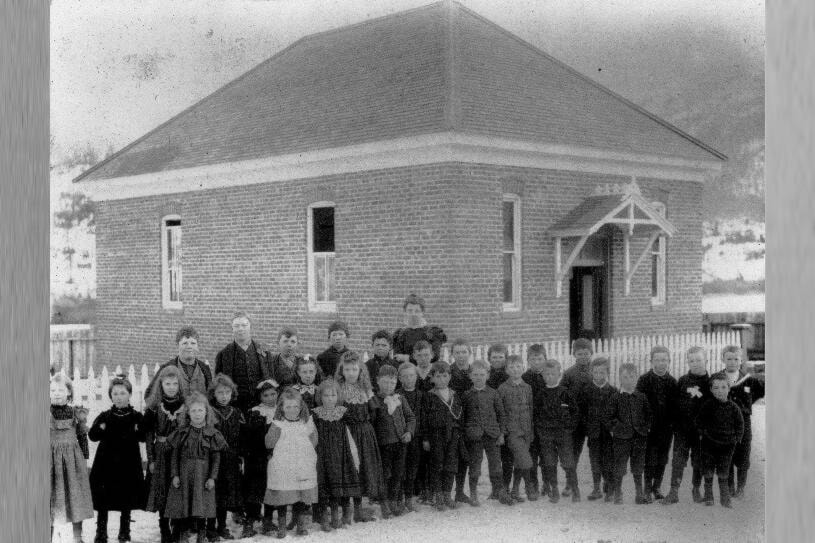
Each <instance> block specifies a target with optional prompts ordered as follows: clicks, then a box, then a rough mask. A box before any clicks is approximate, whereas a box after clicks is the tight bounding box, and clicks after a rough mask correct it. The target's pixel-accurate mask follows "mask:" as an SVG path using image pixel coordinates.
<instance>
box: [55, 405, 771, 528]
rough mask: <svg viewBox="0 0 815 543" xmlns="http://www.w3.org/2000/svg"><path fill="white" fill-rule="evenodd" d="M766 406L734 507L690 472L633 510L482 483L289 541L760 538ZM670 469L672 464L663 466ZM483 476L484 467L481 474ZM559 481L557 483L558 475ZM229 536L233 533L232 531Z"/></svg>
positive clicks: (114, 524)
mask: <svg viewBox="0 0 815 543" xmlns="http://www.w3.org/2000/svg"><path fill="white" fill-rule="evenodd" d="M764 419H765V406H764V405H763V401H762V402H761V404H758V405H756V406H755V408H754V414H753V452H752V466H751V469H750V479H749V482H748V486H747V493H746V494H747V495H746V497H745V498H744V500H733V509H725V508H723V507H721V506H719V499H718V488H717V486H716V485H715V484H714V495H715V496H716V505H715V506H714V507H706V506H704V505H700V504H694V503H692V502H691V497H690V485H689V484H688V483H689V481H688V479H689V478H690V468H688V469H687V470H686V475H687V477H686V480H685V482H684V484H683V486H682V488H681V492H680V498H681V502H680V503H678V504H676V505H671V506H664V505H660V504H653V505H634V503H633V501H634V489H633V482H632V480H631V477H630V475H629V476H627V477H626V480H625V483H624V497H625V504H624V505H613V504H606V503H598V502H589V501H586V500H585V498H584V500H583V501H582V502H580V503H577V504H572V502H571V500H570V499H561V501H560V503H558V504H556V505H552V504H550V503H549V502H548V501H545V500H541V501H538V502H535V503H529V502H527V503H524V504H521V505H516V506H514V507H506V506H501V505H499V504H497V503H496V502H494V501H487V500H486V499H485V498H486V495H487V494H488V492H489V489H488V483H487V482H486V481H484V477H483V476H482V481H481V485H480V489H479V495H480V496H481V497H482V503H483V505H482V506H481V507H479V508H473V507H470V506H467V505H465V506H461V507H460V508H459V509H457V510H456V511H453V512H447V513H438V512H436V511H434V510H431V509H430V508H427V507H422V509H421V511H420V512H419V513H414V514H410V515H407V516H403V517H400V518H397V519H391V520H387V521H382V520H378V521H376V522H372V523H367V524H358V525H354V526H352V527H350V528H349V529H346V530H340V531H339V532H336V533H335V532H332V533H329V534H325V533H322V532H320V531H319V527H318V526H317V525H312V526H311V530H310V532H311V533H310V534H309V535H308V536H305V537H294V536H289V538H293V539H296V540H297V541H302V542H303V543H311V542H314V543H317V542H323V541H326V542H327V541H346V540H349V539H353V540H354V541H376V542H385V543H397V542H405V543H417V542H421V541H491V542H502V541H512V542H517V541H527V542H531V541H558V542H561V541H562V542H588V541H591V542H592V543H600V542H602V543H606V542H607V543H612V542H614V543H617V542H629V541H630V542H663V541H664V542H669V541H670V542H682V541H688V542H693V543H698V542H700V541H723V542H731V541H738V542H739V543H751V542H759V541H764V470H765V450H766V448H765V436H766V433H765V425H764V424H765V420H764ZM668 469H670V466H669V468H668ZM482 473H486V465H485V466H484V469H483V470H482ZM579 477H580V485H581V488H582V489H583V493H584V495H585V494H587V493H588V491H589V490H590V485H591V482H590V481H591V475H590V471H589V467H588V458H587V454H586V453H585V452H584V454H583V456H582V457H581V460H580V469H579ZM560 480H561V484H562V481H563V477H562V473H561V474H560ZM134 519H135V523H134V524H133V534H132V535H133V541H134V543H147V542H153V541H156V542H157V541H158V540H159V533H158V523H157V520H156V515H155V514H151V513H145V512H136V513H134ZM117 528H118V515H117V514H116V513H113V514H111V519H110V528H109V532H110V535H111V536H112V541H115V535H116V533H117V532H116V530H117ZM94 530H95V523H94V522H92V521H86V522H85V524H84V540H85V541H86V542H88V543H89V542H91V541H93V536H94ZM232 531H233V533H236V534H237V533H239V532H238V528H237V527H235V526H234V525H233V526H232ZM57 532H58V533H55V537H54V541H55V542H56V541H62V542H65V543H68V542H69V541H71V539H70V526H61V527H59V528H58V530H57ZM272 540H273V538H271V537H267V536H255V537H254V538H251V539H241V540H237V541H242V542H244V543H249V542H264V541H268V542H271V541H272Z"/></svg>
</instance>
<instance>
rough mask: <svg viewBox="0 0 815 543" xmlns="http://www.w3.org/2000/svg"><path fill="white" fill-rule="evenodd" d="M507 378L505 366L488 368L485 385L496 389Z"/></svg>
mask: <svg viewBox="0 0 815 543" xmlns="http://www.w3.org/2000/svg"><path fill="white" fill-rule="evenodd" d="M507 379H509V375H508V374H507V370H506V368H505V367H504V368H500V369H497V370H496V369H494V368H490V375H489V377H487V386H488V387H490V388H494V389H495V390H498V387H499V386H501V384H502V383H503V382H504V381H506V380H507Z"/></svg>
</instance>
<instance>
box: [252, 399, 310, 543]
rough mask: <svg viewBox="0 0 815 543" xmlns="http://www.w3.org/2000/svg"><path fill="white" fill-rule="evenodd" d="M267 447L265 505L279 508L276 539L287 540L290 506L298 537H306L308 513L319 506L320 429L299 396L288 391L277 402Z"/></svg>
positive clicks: (267, 438)
mask: <svg viewBox="0 0 815 543" xmlns="http://www.w3.org/2000/svg"><path fill="white" fill-rule="evenodd" d="M266 447H267V448H269V449H271V448H274V454H272V457H271V458H270V459H269V465H268V469H267V470H266V472H267V479H266V497H265V499H264V500H263V503H265V504H266V505H271V506H274V507H277V508H278V509H277V518H278V528H277V537H278V538H283V537H286V520H285V519H286V508H287V507H288V506H289V504H291V506H292V517H293V518H294V519H296V520H297V535H307V534H308V530H307V529H306V511H307V510H308V506H309V505H311V504H313V503H317V499H318V497H317V451H316V447H317V428H316V427H315V426H314V421H313V420H311V416H310V414H309V410H308V406H307V405H306V403H305V402H304V401H303V398H302V396H301V395H300V393H299V392H297V391H296V390H294V389H293V388H289V389H286V390H285V392H283V394H281V395H280V399H279V400H278V402H277V412H276V413H275V417H274V420H272V425H271V426H270V427H269V430H268V432H267V433H266Z"/></svg>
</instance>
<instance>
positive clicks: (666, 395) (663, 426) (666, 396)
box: [637, 370, 679, 432]
mask: <svg viewBox="0 0 815 543" xmlns="http://www.w3.org/2000/svg"><path fill="white" fill-rule="evenodd" d="M637 390H639V391H640V392H642V393H643V394H645V396H646V397H647V398H648V405H649V406H650V407H651V416H652V420H651V431H652V432H653V431H656V430H657V429H660V430H664V431H670V430H671V429H672V428H673V419H672V417H671V415H672V413H671V409H672V406H673V405H675V404H676V401H677V397H676V395H677V393H678V392H679V388H678V385H677V383H676V379H674V377H673V375H671V374H670V373H667V372H666V373H665V375H662V376H659V375H657V374H656V373H654V370H649V371H648V372H647V373H644V374H642V375H640V378H639V380H637Z"/></svg>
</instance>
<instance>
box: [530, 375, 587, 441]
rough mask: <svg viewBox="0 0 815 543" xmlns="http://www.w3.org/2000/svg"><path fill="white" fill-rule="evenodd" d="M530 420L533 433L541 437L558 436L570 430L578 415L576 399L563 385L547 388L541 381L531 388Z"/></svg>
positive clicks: (574, 425) (575, 424)
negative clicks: (533, 426)
mask: <svg viewBox="0 0 815 543" xmlns="http://www.w3.org/2000/svg"><path fill="white" fill-rule="evenodd" d="M532 406H533V407H532V417H533V418H532V420H533V421H534V425H535V433H536V434H537V435H538V436H540V437H543V438H554V437H559V436H560V434H561V433H562V432H564V431H568V432H572V431H574V429H575V428H576V427H577V421H578V418H579V416H580V413H579V409H578V405H577V400H575V399H574V397H573V396H572V395H571V393H570V392H569V391H568V390H566V387H564V386H563V385H558V386H556V387H552V388H549V387H547V386H546V384H544V383H543V380H541V381H540V383H536V384H535V388H533V389H532Z"/></svg>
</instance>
